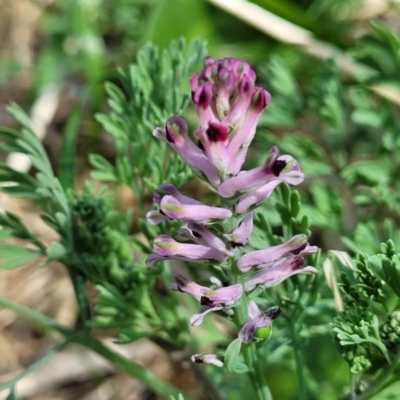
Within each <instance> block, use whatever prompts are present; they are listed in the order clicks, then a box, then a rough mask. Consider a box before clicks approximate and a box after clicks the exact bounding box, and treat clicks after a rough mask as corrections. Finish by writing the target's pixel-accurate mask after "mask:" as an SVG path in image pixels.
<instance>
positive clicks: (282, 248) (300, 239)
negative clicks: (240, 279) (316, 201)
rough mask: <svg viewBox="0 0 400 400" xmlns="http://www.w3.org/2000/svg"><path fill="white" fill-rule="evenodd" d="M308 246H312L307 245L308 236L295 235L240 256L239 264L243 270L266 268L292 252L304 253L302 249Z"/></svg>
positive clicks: (296, 253)
mask: <svg viewBox="0 0 400 400" xmlns="http://www.w3.org/2000/svg"><path fill="white" fill-rule="evenodd" d="M307 248H311V246H308V247H307V236H306V235H304V234H300V235H295V236H293V237H292V238H291V239H290V240H288V241H287V242H285V243H282V244H279V245H277V246H272V247H269V248H268V249H264V250H256V251H252V252H250V253H247V254H245V255H243V256H242V257H240V258H239V260H238V262H237V266H238V268H239V269H240V271H242V272H246V271H248V270H250V268H252V267H257V268H264V267H265V266H268V265H271V264H273V263H275V262H276V261H278V260H279V259H281V258H282V257H286V256H288V255H290V254H295V255H300V254H304V253H302V251H304V250H305V249H307ZM312 250H313V249H312ZM315 251H316V248H315Z"/></svg>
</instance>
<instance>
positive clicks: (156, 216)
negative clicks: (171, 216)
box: [146, 210, 167, 225]
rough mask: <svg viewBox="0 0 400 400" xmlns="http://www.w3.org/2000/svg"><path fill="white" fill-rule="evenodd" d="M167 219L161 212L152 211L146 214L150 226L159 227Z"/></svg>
mask: <svg viewBox="0 0 400 400" xmlns="http://www.w3.org/2000/svg"><path fill="white" fill-rule="evenodd" d="M166 219H167V218H166V217H165V215H162V214H161V213H160V212H159V211H156V210H152V211H149V212H148V213H147V214H146V220H147V222H148V223H149V224H150V225H158V224H161V223H162V222H164V221H165V220H166Z"/></svg>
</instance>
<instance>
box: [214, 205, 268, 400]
mask: <svg viewBox="0 0 400 400" xmlns="http://www.w3.org/2000/svg"><path fill="white" fill-rule="evenodd" d="M220 204H221V206H222V207H224V208H227V209H232V205H231V204H230V202H229V200H227V199H224V198H223V197H220ZM237 225H238V221H237V220H236V218H235V217H232V218H230V219H229V220H227V221H226V223H225V230H226V232H232V231H233V230H234V229H235V228H236V227H237ZM241 276H242V272H241V271H240V270H239V269H238V268H237V266H236V260H235V259H233V258H232V259H231V262H230V269H229V281H230V284H231V285H233V284H235V283H241V284H243V282H242V278H241ZM248 306H249V299H248V298H247V294H246V292H244V293H243V296H242V297H241V298H240V300H239V303H238V305H237V306H236V307H235V308H234V311H235V324H236V327H237V329H238V330H240V329H241V328H242V326H243V325H244V324H245V323H246V322H247V321H248V320H249V313H248ZM242 354H243V358H244V360H245V363H246V364H247V366H248V367H249V372H248V375H249V379H250V382H251V384H252V386H253V388H254V391H255V393H256V397H257V400H272V394H271V391H270V390H269V387H268V384H267V381H266V379H265V370H264V368H263V365H264V364H263V363H264V360H263V363H261V360H260V359H259V358H258V357H257V353H256V347H255V344H254V343H250V344H243V345H242Z"/></svg>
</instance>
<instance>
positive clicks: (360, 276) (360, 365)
mask: <svg viewBox="0 0 400 400" xmlns="http://www.w3.org/2000/svg"><path fill="white" fill-rule="evenodd" d="M381 248H382V250H381V251H380V252H379V253H378V254H374V255H367V254H358V256H357V259H356V262H355V264H354V269H353V270H352V271H350V272H351V274H350V275H343V277H342V282H343V283H342V285H341V291H342V294H343V311H341V312H340V314H339V315H338V316H337V317H336V318H335V319H334V322H333V324H332V326H333V333H334V337H335V340H336V341H337V343H338V350H339V351H340V352H341V354H342V356H343V357H344V359H345V360H346V361H347V362H348V363H349V366H350V371H351V373H352V374H355V375H357V385H356V387H357V390H361V389H360V388H362V386H363V385H362V382H363V381H364V380H366V379H367V378H368V377H374V376H376V375H377V374H378V373H379V372H380V371H381V370H382V369H384V368H385V367H387V366H390V364H392V363H393V362H395V361H394V360H395V359H397V357H398V344H399V339H398V337H399V336H398V334H399V332H400V331H399V329H398V320H399V316H398V311H397V309H398V307H399V299H400V296H399V295H400V292H398V291H397V289H398V288H397V285H398V282H399V277H400V274H399V270H400V261H399V260H400V259H399V256H400V254H399V253H398V252H396V250H395V247H394V245H393V242H392V241H391V240H389V241H388V242H387V243H383V244H382V246H381ZM385 378H386V379H390V374H388V375H387V376H386V377H385Z"/></svg>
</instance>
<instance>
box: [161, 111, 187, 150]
mask: <svg viewBox="0 0 400 400" xmlns="http://www.w3.org/2000/svg"><path fill="white" fill-rule="evenodd" d="M165 131H166V138H167V140H168V142H170V143H174V144H176V143H177V142H178V141H179V139H181V140H182V138H183V137H185V136H187V134H188V126H187V123H186V121H185V120H184V119H183V118H182V117H180V116H178V115H175V116H173V117H171V118H169V119H168V121H167V123H166V125H165Z"/></svg>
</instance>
